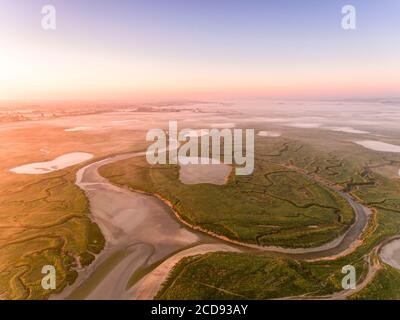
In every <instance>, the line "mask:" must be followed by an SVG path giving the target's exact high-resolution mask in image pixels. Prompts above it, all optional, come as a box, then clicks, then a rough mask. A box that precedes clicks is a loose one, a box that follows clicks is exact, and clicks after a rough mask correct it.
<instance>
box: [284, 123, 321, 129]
mask: <svg viewBox="0 0 400 320" xmlns="http://www.w3.org/2000/svg"><path fill="white" fill-rule="evenodd" d="M285 125H286V126H288V127H294V128H303V129H313V128H319V127H321V126H322V124H321V123H300V122H299V123H288V124H285Z"/></svg>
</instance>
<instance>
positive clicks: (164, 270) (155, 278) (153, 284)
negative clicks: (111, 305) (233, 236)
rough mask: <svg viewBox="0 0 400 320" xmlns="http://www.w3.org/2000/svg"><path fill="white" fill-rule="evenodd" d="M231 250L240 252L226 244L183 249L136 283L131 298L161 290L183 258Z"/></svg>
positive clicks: (146, 296) (147, 296) (136, 298)
mask: <svg viewBox="0 0 400 320" xmlns="http://www.w3.org/2000/svg"><path fill="white" fill-rule="evenodd" d="M217 251H229V252H239V250H238V249H236V248H233V247H231V246H228V245H224V244H203V245H199V246H196V247H193V248H190V249H187V250H184V251H181V252H179V253H177V254H175V255H174V256H172V257H171V258H169V259H167V260H166V261H164V262H163V263H161V264H160V265H159V266H158V267H157V268H155V269H154V270H153V271H151V272H150V273H149V274H147V275H146V276H145V277H143V278H142V279H141V280H140V281H139V282H138V283H136V284H135V285H134V286H133V287H132V289H131V290H130V291H131V296H130V297H131V299H134V300H150V299H153V298H154V296H155V295H156V294H157V292H158V291H159V289H160V287H161V285H162V283H164V281H165V280H166V279H167V277H168V275H169V273H170V271H171V270H172V268H173V267H174V266H175V265H176V264H177V263H178V262H179V261H180V260H181V259H183V258H185V257H190V256H195V255H199V254H205V253H208V252H217Z"/></svg>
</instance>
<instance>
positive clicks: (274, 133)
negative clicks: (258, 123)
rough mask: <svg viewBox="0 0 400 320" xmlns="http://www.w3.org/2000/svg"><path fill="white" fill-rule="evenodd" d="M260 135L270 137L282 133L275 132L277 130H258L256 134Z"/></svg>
mask: <svg viewBox="0 0 400 320" xmlns="http://www.w3.org/2000/svg"><path fill="white" fill-rule="evenodd" d="M257 135H258V136H260V137H271V138H277V137H280V136H281V135H282V133H280V132H277V131H260V132H258V134H257Z"/></svg>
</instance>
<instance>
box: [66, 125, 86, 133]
mask: <svg viewBox="0 0 400 320" xmlns="http://www.w3.org/2000/svg"><path fill="white" fill-rule="evenodd" d="M90 129H93V127H84V126H82V127H73V128H68V129H65V130H64V131H65V132H75V131H86V130H90Z"/></svg>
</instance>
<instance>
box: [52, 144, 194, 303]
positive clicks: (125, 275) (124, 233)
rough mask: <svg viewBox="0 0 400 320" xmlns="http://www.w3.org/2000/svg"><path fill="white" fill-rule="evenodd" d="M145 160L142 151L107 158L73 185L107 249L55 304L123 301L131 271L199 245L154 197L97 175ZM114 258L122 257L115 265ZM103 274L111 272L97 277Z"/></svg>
mask: <svg viewBox="0 0 400 320" xmlns="http://www.w3.org/2000/svg"><path fill="white" fill-rule="evenodd" d="M143 155H145V152H139V153H132V154H124V155H119V156H114V157H110V158H108V159H105V160H100V161H97V162H94V163H91V164H89V165H87V166H85V167H83V168H82V169H80V170H79V171H78V172H77V174H76V184H77V185H78V186H79V187H80V188H82V189H83V190H84V191H85V194H86V196H87V198H88V199H89V204H90V211H91V218H92V219H93V221H94V222H95V223H96V224H97V225H98V226H99V227H100V229H101V231H102V234H103V235H104V237H105V239H106V247H105V249H104V250H103V251H102V252H101V253H100V254H99V255H98V256H97V257H96V260H95V261H94V262H93V263H92V264H91V265H90V266H89V267H87V268H85V269H84V270H81V271H80V272H79V277H78V279H77V281H76V282H75V283H74V284H73V285H72V286H70V287H67V288H66V289H65V290H64V291H63V292H62V293H61V294H59V295H55V296H53V298H54V299H65V298H71V299H125V298H127V296H126V294H127V291H126V286H127V283H128V281H129V279H130V277H131V276H132V274H133V273H134V272H135V271H137V270H138V269H140V268H141V267H145V266H148V265H149V264H152V263H154V262H156V261H159V260H161V259H163V258H165V257H166V256H168V255H170V254H172V253H173V252H176V251H178V250H181V249H183V248H187V247H188V246H190V245H193V244H196V243H198V242H199V240H200V238H199V237H198V236H197V235H196V234H195V233H193V232H191V231H189V230H187V229H186V228H184V227H183V226H182V225H181V224H180V223H179V222H178V221H176V220H175V218H174V217H173V215H172V214H171V211H170V209H169V208H168V207H167V206H166V205H165V204H164V203H162V202H161V201H159V200H158V199H157V198H155V197H153V196H150V195H146V194H143V193H139V192H132V191H129V190H128V189H125V188H120V187H118V186H115V185H113V184H111V183H109V182H108V180H107V179H105V178H103V177H102V176H100V174H99V173H98V171H97V169H98V168H99V167H101V166H102V165H105V164H108V163H113V162H117V161H119V160H124V159H128V158H131V157H135V156H143ZM116 254H122V255H123V258H122V259H121V260H119V261H117V262H114V261H113V259H112V257H113V256H115V255H116ZM104 269H106V270H109V271H108V272H107V273H106V274H101V272H102V271H101V270H104ZM99 273H100V275H99Z"/></svg>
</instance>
